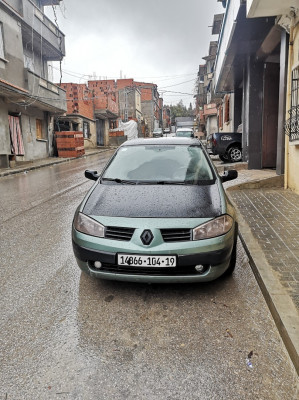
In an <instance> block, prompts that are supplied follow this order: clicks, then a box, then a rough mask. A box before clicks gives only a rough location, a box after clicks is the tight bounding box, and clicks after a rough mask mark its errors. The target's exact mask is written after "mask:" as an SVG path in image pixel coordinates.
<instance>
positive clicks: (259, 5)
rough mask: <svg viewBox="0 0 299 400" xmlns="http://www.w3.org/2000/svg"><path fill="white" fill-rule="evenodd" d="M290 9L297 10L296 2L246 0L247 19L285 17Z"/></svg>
mask: <svg viewBox="0 0 299 400" xmlns="http://www.w3.org/2000/svg"><path fill="white" fill-rule="evenodd" d="M291 7H297V8H298V0H297V1H296V0H283V1H282V0H247V18H257V17H271V16H277V15H286V14H289V12H290V8H291Z"/></svg>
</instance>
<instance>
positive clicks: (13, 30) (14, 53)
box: [0, 0, 66, 167]
mask: <svg viewBox="0 0 299 400" xmlns="http://www.w3.org/2000/svg"><path fill="white" fill-rule="evenodd" d="M60 1H61V0H5V1H4V0H0V166H1V167H9V165H10V164H12V163H15V162H22V161H30V160H34V159H39V158H45V157H48V156H51V155H53V153H54V117H55V116H57V115H60V114H62V113H64V112H65V111H66V95H65V91H64V90H63V89H61V88H60V87H58V86H57V85H54V84H53V83H52V82H51V81H50V80H49V78H48V62H49V61H60V60H62V58H63V57H64V55H65V40H64V34H63V33H62V32H61V31H60V30H59V28H58V27H57V26H56V25H55V24H53V22H52V21H51V20H50V19H49V18H48V17H46V15H45V14H44V7H46V6H52V5H57V4H59V2H60Z"/></svg>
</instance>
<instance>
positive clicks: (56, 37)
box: [22, 0, 65, 61]
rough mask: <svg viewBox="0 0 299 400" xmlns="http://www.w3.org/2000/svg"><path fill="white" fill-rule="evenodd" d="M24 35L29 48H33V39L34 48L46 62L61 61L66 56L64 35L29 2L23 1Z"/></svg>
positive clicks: (27, 0)
mask: <svg viewBox="0 0 299 400" xmlns="http://www.w3.org/2000/svg"><path fill="white" fill-rule="evenodd" d="M22 34H23V41H24V42H25V43H26V44H27V46H32V37H33V48H34V49H35V50H36V51H37V52H39V53H40V52H42V54H43V57H44V58H45V59H46V60H49V61H59V60H61V59H62V58H63V56H65V39H64V34H63V33H62V32H61V31H60V30H59V29H58V28H57V27H56V25H54V24H53V22H52V21H51V20H50V19H49V18H48V17H46V15H45V14H44V13H43V12H42V11H41V10H40V9H39V8H38V7H36V6H35V5H34V4H33V3H32V2H31V1H29V0H23V20H22ZM41 46H42V49H41ZM41 50H42V51H41Z"/></svg>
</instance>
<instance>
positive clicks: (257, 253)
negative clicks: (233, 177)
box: [226, 176, 299, 375]
mask: <svg viewBox="0 0 299 400" xmlns="http://www.w3.org/2000/svg"><path fill="white" fill-rule="evenodd" d="M275 178H276V177H275ZM277 178H280V179H273V178H265V179H262V180H261V181H259V182H258V181H256V182H251V184H254V186H250V182H247V183H243V184H240V185H236V186H232V187H230V188H227V190H226V191H227V195H228V197H229V199H230V201H231V203H232V204H233V205H234V207H235V209H236V213H237V219H238V223H239V237H240V239H241V242H242V244H243V246H244V249H245V251H246V253H247V256H248V258H249V262H250V266H251V268H252V271H253V273H254V275H255V278H256V280H257V282H258V284H259V287H260V289H261V291H262V294H263V296H264V299H265V301H266V303H267V305H268V308H269V310H270V312H271V314H272V317H273V319H274V322H275V324H276V327H277V329H278V331H279V334H280V336H281V338H282V340H283V342H284V345H285V347H286V349H287V351H288V353H289V356H290V358H291V361H292V363H293V365H294V367H295V369H296V372H297V374H298V375H299V315H298V312H297V309H296V307H295V305H294V303H293V301H292V299H291V298H290V296H289V294H288V293H287V290H286V289H285V288H284V287H283V286H282V285H281V283H280V281H279V279H278V277H277V276H276V275H275V273H274V271H273V270H272V267H271V266H270V265H269V263H268V261H267V259H266V257H265V255H264V253H263V251H262V249H261V247H260V245H259V243H258V241H257V240H256V239H255V238H254V236H253V234H252V233H251V229H250V227H249V225H248V224H247V222H246V221H245V219H244V218H243V216H242V215H241V213H240V211H239V209H238V207H237V205H236V203H235V202H234V201H233V200H232V198H231V196H230V195H229V191H231V190H237V189H240V190H242V189H247V188H262V187H266V188H267V187H269V188H270V187H281V186H282V185H280V186H273V184H271V183H274V184H275V183H276V184H277V185H279V184H280V182H281V177H280V176H279V177H277Z"/></svg>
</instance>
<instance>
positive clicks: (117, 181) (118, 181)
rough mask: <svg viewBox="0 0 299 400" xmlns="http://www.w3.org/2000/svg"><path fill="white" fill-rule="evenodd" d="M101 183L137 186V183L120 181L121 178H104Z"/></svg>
mask: <svg viewBox="0 0 299 400" xmlns="http://www.w3.org/2000/svg"><path fill="white" fill-rule="evenodd" d="M101 181H109V182H116V183H122V184H126V183H127V184H129V185H136V181H127V180H125V179H119V178H102V179H101Z"/></svg>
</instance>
